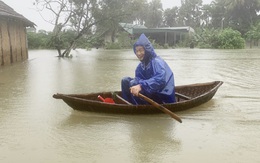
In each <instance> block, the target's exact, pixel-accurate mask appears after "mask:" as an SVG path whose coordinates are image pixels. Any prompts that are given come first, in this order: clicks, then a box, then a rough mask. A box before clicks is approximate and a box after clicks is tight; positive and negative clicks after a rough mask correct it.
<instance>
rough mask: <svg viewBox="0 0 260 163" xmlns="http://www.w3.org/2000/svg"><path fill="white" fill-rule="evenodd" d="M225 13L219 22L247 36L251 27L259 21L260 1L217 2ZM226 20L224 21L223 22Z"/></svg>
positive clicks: (234, 0)
mask: <svg viewBox="0 0 260 163" xmlns="http://www.w3.org/2000/svg"><path fill="white" fill-rule="evenodd" d="M215 7H218V8H219V7H220V8H221V10H218V12H221V14H222V13H223V14H224V15H222V18H221V17H218V19H219V20H222V23H224V24H226V27H231V28H233V29H235V30H238V31H240V32H241V33H242V34H245V33H246V32H247V31H248V30H249V29H250V27H251V26H252V25H253V24H254V23H255V22H256V21H257V20H258V19H259V18H258V12H259V11H260V1H259V0H216V6H215ZM223 19H224V21H223Z"/></svg>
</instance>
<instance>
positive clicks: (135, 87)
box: [130, 84, 142, 96]
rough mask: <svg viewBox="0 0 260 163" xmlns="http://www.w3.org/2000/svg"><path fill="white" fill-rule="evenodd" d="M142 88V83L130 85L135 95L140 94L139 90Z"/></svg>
mask: <svg viewBox="0 0 260 163" xmlns="http://www.w3.org/2000/svg"><path fill="white" fill-rule="evenodd" d="M141 90H142V88H141V85H140V84H138V85H135V86H132V87H130V92H131V93H132V94H133V95H134V96H138V94H139V92H140V91H141Z"/></svg>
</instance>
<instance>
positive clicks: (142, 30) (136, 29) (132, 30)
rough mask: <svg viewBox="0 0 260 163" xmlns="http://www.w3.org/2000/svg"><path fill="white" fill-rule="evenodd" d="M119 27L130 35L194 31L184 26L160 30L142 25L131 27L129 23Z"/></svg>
mask: <svg viewBox="0 0 260 163" xmlns="http://www.w3.org/2000/svg"><path fill="white" fill-rule="evenodd" d="M119 24H120V25H121V27H123V28H124V30H125V31H127V32H128V33H130V34H140V33H145V32H149V33H159V32H193V33H194V29H193V28H191V27H189V26H186V27H162V28H147V27H145V26H143V25H133V24H129V23H119Z"/></svg>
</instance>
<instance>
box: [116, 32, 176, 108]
mask: <svg viewBox="0 0 260 163" xmlns="http://www.w3.org/2000/svg"><path fill="white" fill-rule="evenodd" d="M133 50H134V53H135V55H136V56H137V58H138V59H139V60H140V61H141V62H140V63H139V65H138V66H137V68H136V70H135V78H131V77H124V78H123V79H122V81H121V89H122V97H123V98H124V99H125V100H127V101H129V102H130V103H132V104H134V105H138V104H147V102H146V101H143V100H142V99H140V98H139V97H138V94H139V93H141V94H143V95H145V96H147V97H149V98H151V99H152V100H154V101H155V102H157V103H160V104H164V103H174V102H175V89H174V74H173V72H172V70H171V69H170V67H169V66H168V64H167V63H166V62H165V61H164V60H163V59H162V58H161V57H159V56H158V55H157V54H156V53H155V51H154V48H153V46H152V44H151V42H150V41H149V40H148V38H147V37H146V36H145V35H144V34H141V36H140V37H139V39H138V40H137V42H136V43H135V44H134V46H133Z"/></svg>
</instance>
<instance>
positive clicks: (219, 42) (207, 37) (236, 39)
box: [194, 28, 245, 49]
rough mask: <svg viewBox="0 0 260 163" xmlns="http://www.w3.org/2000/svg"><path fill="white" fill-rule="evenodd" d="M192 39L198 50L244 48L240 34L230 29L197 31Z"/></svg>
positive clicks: (243, 41)
mask: <svg viewBox="0 0 260 163" xmlns="http://www.w3.org/2000/svg"><path fill="white" fill-rule="evenodd" d="M194 38H195V40H196V42H197V45H198V47H200V48H215V49H242V48H244V47H245V40H244V39H243V38H242V36H241V33H240V32H238V31H237V30H233V29H231V28H226V29H224V30H216V29H203V30H198V32H197V34H195V36H194Z"/></svg>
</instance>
